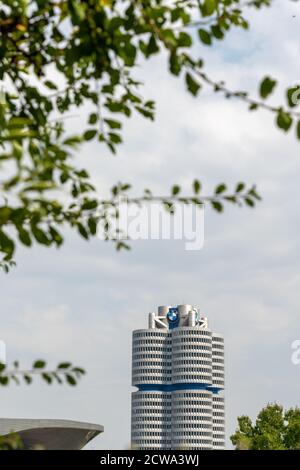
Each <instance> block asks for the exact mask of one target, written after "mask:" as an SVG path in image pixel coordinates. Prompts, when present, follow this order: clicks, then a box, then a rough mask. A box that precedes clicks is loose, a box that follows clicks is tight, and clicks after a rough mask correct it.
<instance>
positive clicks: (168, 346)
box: [131, 305, 225, 450]
mask: <svg viewBox="0 0 300 470" xmlns="http://www.w3.org/2000/svg"><path fill="white" fill-rule="evenodd" d="M132 385H133V386H135V387H137V389H138V390H137V391H136V392H133V393H132V405H131V406H132V413H131V419H132V426H131V438H132V448H133V449H191V450H196V449H200V450H209V449H214V448H216V449H221V448H224V445H225V415H224V413H225V412H224V394H223V391H224V341H223V338H222V336H221V335H218V334H215V333H213V332H212V331H211V330H210V329H209V328H208V322H207V319H206V318H205V317H201V316H200V315H199V312H198V310H197V309H196V308H194V307H193V306H191V305H178V306H177V307H170V306H162V307H159V308H158V313H157V314H155V313H150V314H149V328H148V329H145V330H136V331H134V332H133V344H132Z"/></svg>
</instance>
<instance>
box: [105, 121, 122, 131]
mask: <svg viewBox="0 0 300 470" xmlns="http://www.w3.org/2000/svg"><path fill="white" fill-rule="evenodd" d="M104 122H106V124H107V125H108V126H109V127H110V128H111V129H121V127H122V124H121V123H120V122H119V121H115V120H113V119H104Z"/></svg>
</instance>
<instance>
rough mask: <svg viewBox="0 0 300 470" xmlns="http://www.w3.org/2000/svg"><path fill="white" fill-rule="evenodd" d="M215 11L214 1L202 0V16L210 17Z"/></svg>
mask: <svg viewBox="0 0 300 470" xmlns="http://www.w3.org/2000/svg"><path fill="white" fill-rule="evenodd" d="M215 10H216V0H204V4H203V12H204V16H210V15H212V14H213V13H214V11H215Z"/></svg>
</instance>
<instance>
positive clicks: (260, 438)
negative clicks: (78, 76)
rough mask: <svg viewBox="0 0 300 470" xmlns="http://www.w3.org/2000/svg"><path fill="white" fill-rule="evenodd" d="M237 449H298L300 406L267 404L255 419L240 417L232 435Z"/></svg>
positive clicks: (299, 439)
mask: <svg viewBox="0 0 300 470" xmlns="http://www.w3.org/2000/svg"><path fill="white" fill-rule="evenodd" d="M231 441H232V443H233V445H234V446H235V448H236V449H238V450H296V449H297V450H299V449H300V408H297V407H296V408H290V409H288V410H284V408H283V407H282V406H281V405H279V404H277V403H273V404H268V405H267V406H266V407H265V408H263V409H262V410H261V411H260V413H259V414H258V416H257V419H256V421H255V423H252V421H251V419H250V418H249V417H248V416H240V417H239V418H238V429H237V430H236V432H235V433H234V434H233V435H232V436H231Z"/></svg>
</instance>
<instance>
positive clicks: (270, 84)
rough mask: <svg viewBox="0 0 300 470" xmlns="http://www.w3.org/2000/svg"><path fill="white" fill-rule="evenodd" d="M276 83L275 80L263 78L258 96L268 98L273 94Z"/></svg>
mask: <svg viewBox="0 0 300 470" xmlns="http://www.w3.org/2000/svg"><path fill="white" fill-rule="evenodd" d="M276 83H277V82H276V80H273V79H272V78H270V77H266V78H264V79H263V81H262V82H261V84H260V90H259V93H260V96H261V97H262V98H263V99H266V98H268V96H269V95H271V93H272V92H273V90H274V88H275V86H276Z"/></svg>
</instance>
